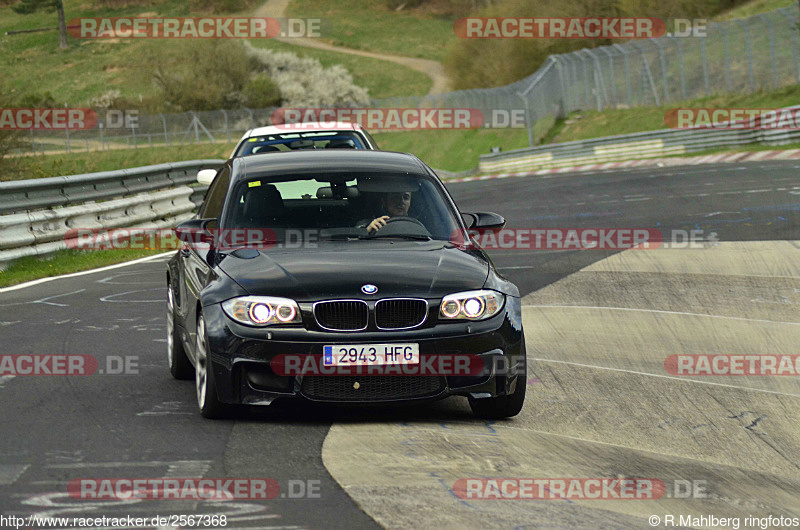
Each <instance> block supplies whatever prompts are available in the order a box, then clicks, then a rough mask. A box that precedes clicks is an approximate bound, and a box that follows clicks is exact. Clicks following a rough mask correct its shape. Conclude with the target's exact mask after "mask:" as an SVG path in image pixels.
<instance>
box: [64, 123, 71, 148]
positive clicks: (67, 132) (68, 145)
mask: <svg viewBox="0 0 800 530" xmlns="http://www.w3.org/2000/svg"><path fill="white" fill-rule="evenodd" d="M64 132H65V133H66V135H67V153H71V152H72V144H71V143H70V141H69V127H65V128H64Z"/></svg>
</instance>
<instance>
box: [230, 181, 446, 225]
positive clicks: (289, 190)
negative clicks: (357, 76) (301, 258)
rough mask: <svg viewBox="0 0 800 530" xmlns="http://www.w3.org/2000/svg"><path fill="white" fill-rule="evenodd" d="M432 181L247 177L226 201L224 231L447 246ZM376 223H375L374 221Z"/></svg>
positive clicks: (439, 195)
mask: <svg viewBox="0 0 800 530" xmlns="http://www.w3.org/2000/svg"><path fill="white" fill-rule="evenodd" d="M449 204H450V203H449V201H448V200H447V197H446V195H445V194H444V191H443V190H442V188H441V187H440V186H439V184H438V183H436V181H435V180H433V179H431V178H429V177H426V176H423V175H406V174H403V175H397V174H380V173H378V174H375V173H369V174H354V175H322V174H316V175H315V174H310V175H309V174H303V175H290V176H274V175H271V176H265V177H252V178H249V179H246V180H243V181H242V182H241V183H239V185H238V186H236V187H235V188H234V189H233V191H232V192H231V195H230V196H229V204H228V208H227V209H226V213H225V219H226V221H225V223H224V225H225V228H226V229H269V233H270V234H277V238H278V240H283V239H284V238H286V237H288V236H286V234H288V233H290V234H292V237H293V238H295V239H296V238H298V237H299V238H304V239H307V240H317V241H325V240H344V241H347V240H350V241H362V240H368V239H388V238H391V239H411V240H429V239H435V240H442V241H448V240H449V239H450V238H451V235H452V234H453V233H454V231H456V230H457V229H458V224H457V221H456V218H455V217H454V212H453V210H452V209H451V207H450V205H449ZM376 220H378V221H376Z"/></svg>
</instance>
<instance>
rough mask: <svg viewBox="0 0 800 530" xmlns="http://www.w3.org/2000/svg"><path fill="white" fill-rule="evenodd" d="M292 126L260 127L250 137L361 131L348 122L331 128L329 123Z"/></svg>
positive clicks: (251, 132)
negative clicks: (304, 132)
mask: <svg viewBox="0 0 800 530" xmlns="http://www.w3.org/2000/svg"><path fill="white" fill-rule="evenodd" d="M292 125H295V124H287V125H279V126H274V125H270V126H267V127H258V128H256V129H252V130H251V131H250V133H249V135H248V137H253V136H267V135H270V134H284V133H287V132H303V131H307V132H327V131H357V130H360V129H361V127H360V126H359V125H358V124H357V123H350V122H348V121H337V122H335V123H333V124H332V126H330V125H329V123H328V122H325V123H324V125H325V126H324V127H323V123H317V124H315V125H312V122H308V123H298V124H296V125H298V126H300V127H298V128H297V129H295V128H293V127H291V126H292Z"/></svg>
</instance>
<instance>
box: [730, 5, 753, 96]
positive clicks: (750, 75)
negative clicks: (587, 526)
mask: <svg viewBox="0 0 800 530" xmlns="http://www.w3.org/2000/svg"><path fill="white" fill-rule="evenodd" d="M733 20H734V21H735V22H736V23H737V24H739V25H740V26H741V27H742V28H743V29H744V38H745V43H746V45H747V77H748V79H749V84H750V92H755V91H756V80H755V75H754V74H753V42H752V40H751V39H750V27H749V26H748V25H747V24H745V23H744V22H742V21H741V20H739V19H738V18H735V19H733Z"/></svg>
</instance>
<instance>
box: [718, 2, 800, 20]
mask: <svg viewBox="0 0 800 530" xmlns="http://www.w3.org/2000/svg"><path fill="white" fill-rule="evenodd" d="M789 6H794V9H795V11H796V12H797V9H798V8H797V0H751V1H750V2H747V3H746V4H742V5H740V6H737V7H734V8H733V9H729V10H728V11H725V12H724V13H720V14H719V15H717V16H716V17H714V20H716V21H722V20H732V19H734V18H747V17H752V16H753V15H757V14H759V13H766V12H768V11H774V10H776V9H778V8H781V7H789ZM796 14H798V13H796Z"/></svg>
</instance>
